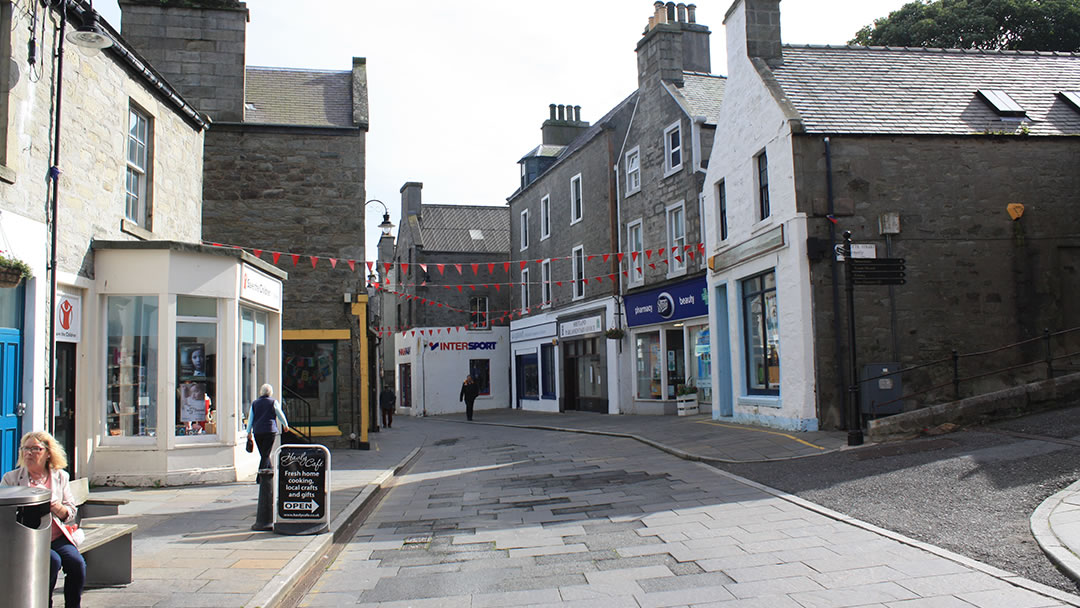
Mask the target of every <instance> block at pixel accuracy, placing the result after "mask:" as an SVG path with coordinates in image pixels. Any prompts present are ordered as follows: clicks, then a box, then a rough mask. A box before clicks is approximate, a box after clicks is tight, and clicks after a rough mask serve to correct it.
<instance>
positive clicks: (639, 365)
mask: <svg viewBox="0 0 1080 608" xmlns="http://www.w3.org/2000/svg"><path fill="white" fill-rule="evenodd" d="M662 361H663V357H662V356H661V353H660V332H658V331H651V332H647V333H641V334H637V335H636V336H634V377H635V379H636V382H635V384H636V386H637V398H638V399H660V398H661V395H662V393H661V392H660V391H661V382H662V378H661V372H660V370H661V365H662Z"/></svg>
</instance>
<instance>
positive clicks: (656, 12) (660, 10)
mask: <svg viewBox="0 0 1080 608" xmlns="http://www.w3.org/2000/svg"><path fill="white" fill-rule="evenodd" d="M653 7H654V9H653V19H655V22H654V25H660V24H661V23H667V20H666V19H665V14H664V3H663V2H660V0H656V2H654V3H653Z"/></svg>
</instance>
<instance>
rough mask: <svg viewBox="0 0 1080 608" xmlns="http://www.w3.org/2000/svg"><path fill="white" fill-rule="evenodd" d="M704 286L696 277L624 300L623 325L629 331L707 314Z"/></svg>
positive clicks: (706, 293)
mask: <svg viewBox="0 0 1080 608" xmlns="http://www.w3.org/2000/svg"><path fill="white" fill-rule="evenodd" d="M708 293H709V292H708V285H707V284H706V281H705V277H698V278H696V279H690V280H689V281H683V282H681V283H676V284H674V285H668V286H666V287H658V288H656V289H650V290H649V291H643V292H641V293H635V294H630V295H628V296H626V299H625V302H626V323H627V325H629V326H630V327H638V326H641V325H651V324H654V323H667V322H669V321H678V320H679V319H689V318H691V317H701V316H705V315H707V314H709V300H708Z"/></svg>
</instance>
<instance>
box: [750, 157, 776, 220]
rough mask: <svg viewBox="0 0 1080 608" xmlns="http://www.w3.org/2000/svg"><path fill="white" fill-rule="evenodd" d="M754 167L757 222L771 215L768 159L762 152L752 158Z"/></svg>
mask: <svg viewBox="0 0 1080 608" xmlns="http://www.w3.org/2000/svg"><path fill="white" fill-rule="evenodd" d="M754 166H755V167H756V168H757V175H756V179H755V180H754V181H755V182H757V203H758V220H763V219H765V218H767V217H769V215H771V213H772V212H771V210H770V209H769V158H768V157H767V156H766V155H765V151H764V150H762V151H761V154H758V155H757V156H755V157H754Z"/></svg>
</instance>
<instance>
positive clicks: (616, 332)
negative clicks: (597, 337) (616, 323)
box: [604, 327, 626, 340]
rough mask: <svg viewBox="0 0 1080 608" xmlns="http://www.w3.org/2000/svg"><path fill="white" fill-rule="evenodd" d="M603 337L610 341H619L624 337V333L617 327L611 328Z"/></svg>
mask: <svg viewBox="0 0 1080 608" xmlns="http://www.w3.org/2000/svg"><path fill="white" fill-rule="evenodd" d="M604 335H605V336H607V337H609V338H611V339H612V340H621V339H622V337H623V336H625V335H626V332H625V331H623V330H622V329H621V328H619V327H612V328H611V329H609V330H607V331H605V332H604Z"/></svg>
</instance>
